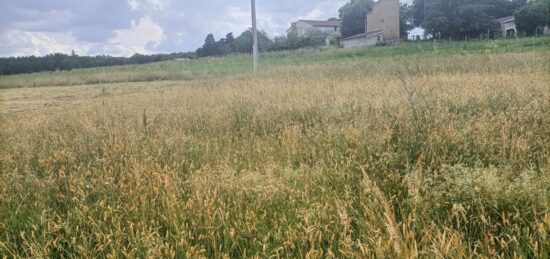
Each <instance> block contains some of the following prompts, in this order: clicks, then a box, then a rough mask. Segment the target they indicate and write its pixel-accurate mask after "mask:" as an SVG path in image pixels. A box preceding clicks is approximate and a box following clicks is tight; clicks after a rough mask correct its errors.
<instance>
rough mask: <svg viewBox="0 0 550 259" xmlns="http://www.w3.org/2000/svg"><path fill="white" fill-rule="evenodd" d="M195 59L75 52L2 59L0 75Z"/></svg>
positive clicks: (189, 54) (174, 55)
mask: <svg viewBox="0 0 550 259" xmlns="http://www.w3.org/2000/svg"><path fill="white" fill-rule="evenodd" d="M195 57H196V54H195V53H194V52H187V53H181V52H180V53H171V54H154V55H141V54H135V55H133V56H131V57H129V58H125V57H112V56H106V55H99V56H78V55H76V54H75V53H74V51H73V52H72V53H71V55H67V54H62V53H55V54H49V55H46V56H43V57H36V56H28V57H10V58H0V75H14V74H23V73H34V72H43V71H60V70H72V69H79V68H94V67H107V66H122V65H137V64H146V63H152V62H161V61H166V60H174V59H178V58H186V59H192V58H195Z"/></svg>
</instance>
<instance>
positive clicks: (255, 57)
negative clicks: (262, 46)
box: [252, 0, 260, 71]
mask: <svg viewBox="0 0 550 259" xmlns="http://www.w3.org/2000/svg"><path fill="white" fill-rule="evenodd" d="M252 34H253V35H254V36H253V37H254V43H253V46H252V58H253V60H254V71H258V68H259V67H260V53H258V29H257V28H256V0H252Z"/></svg>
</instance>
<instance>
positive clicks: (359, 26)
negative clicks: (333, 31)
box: [339, 0, 374, 38]
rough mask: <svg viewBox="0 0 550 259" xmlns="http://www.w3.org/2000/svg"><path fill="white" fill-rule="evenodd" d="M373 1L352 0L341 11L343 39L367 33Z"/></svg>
mask: <svg viewBox="0 0 550 259" xmlns="http://www.w3.org/2000/svg"><path fill="white" fill-rule="evenodd" d="M373 6H374V2H373V1H372V0H351V1H350V2H348V3H346V4H345V5H344V6H342V7H341V8H340V10H339V13H340V19H342V29H341V32H342V37H343V38H346V37H351V36H353V35H357V34H360V33H364V32H365V29H366V28H365V24H366V22H365V20H366V19H367V13H369V12H370V11H371V10H372V7H373Z"/></svg>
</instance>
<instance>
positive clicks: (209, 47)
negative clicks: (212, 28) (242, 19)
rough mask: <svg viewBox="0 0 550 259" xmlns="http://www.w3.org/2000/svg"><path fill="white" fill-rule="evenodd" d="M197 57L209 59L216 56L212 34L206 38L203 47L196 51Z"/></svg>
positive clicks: (216, 49)
mask: <svg viewBox="0 0 550 259" xmlns="http://www.w3.org/2000/svg"><path fill="white" fill-rule="evenodd" d="M197 55H199V57H209V56H216V55H218V47H217V44H216V39H215V38H214V34H212V33H210V34H208V35H207V36H206V39H205V40H204V45H202V47H201V48H199V49H198V50H197Z"/></svg>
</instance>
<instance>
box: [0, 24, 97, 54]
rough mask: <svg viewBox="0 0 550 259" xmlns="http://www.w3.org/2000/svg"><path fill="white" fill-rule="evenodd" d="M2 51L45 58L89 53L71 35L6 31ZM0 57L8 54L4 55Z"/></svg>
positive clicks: (0, 40)
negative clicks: (47, 56)
mask: <svg viewBox="0 0 550 259" xmlns="http://www.w3.org/2000/svg"><path fill="white" fill-rule="evenodd" d="M0 49H2V52H3V51H6V52H9V54H10V55H13V56H24V55H35V56H43V55H46V54H51V53H67V54H68V53H70V52H71V51H72V50H74V51H76V52H77V53H87V52H88V50H89V48H88V47H87V46H86V44H78V43H77V42H76V40H75V38H74V37H73V36H72V35H70V34H64V33H49V32H26V31H21V30H6V31H3V32H0ZM2 52H0V55H4V54H8V53H2Z"/></svg>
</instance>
